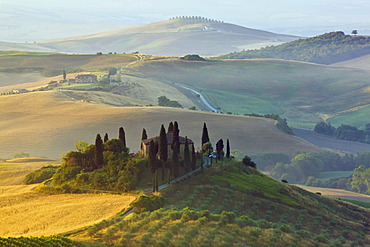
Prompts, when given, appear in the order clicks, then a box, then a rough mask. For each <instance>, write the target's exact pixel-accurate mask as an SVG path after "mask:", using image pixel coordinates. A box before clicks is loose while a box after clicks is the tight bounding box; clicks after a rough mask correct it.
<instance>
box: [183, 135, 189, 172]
mask: <svg viewBox="0 0 370 247" xmlns="http://www.w3.org/2000/svg"><path fill="white" fill-rule="evenodd" d="M190 163H191V160H190V150H189V144H188V137H187V136H186V137H185V147H184V167H185V171H186V172H189V171H190Z"/></svg>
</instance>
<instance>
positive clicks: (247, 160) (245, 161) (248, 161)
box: [242, 155, 257, 168]
mask: <svg viewBox="0 0 370 247" xmlns="http://www.w3.org/2000/svg"><path fill="white" fill-rule="evenodd" d="M242 162H243V164H244V165H246V166H250V167H253V168H257V165H256V163H254V162H253V161H252V159H251V157H249V156H248V155H246V156H244V158H243V160H242Z"/></svg>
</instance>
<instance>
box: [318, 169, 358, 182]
mask: <svg viewBox="0 0 370 247" xmlns="http://www.w3.org/2000/svg"><path fill="white" fill-rule="evenodd" d="M352 174H353V171H334V172H320V174H319V175H318V176H316V178H318V179H321V180H324V181H326V180H330V179H334V178H346V177H349V176H351V175H352Z"/></svg>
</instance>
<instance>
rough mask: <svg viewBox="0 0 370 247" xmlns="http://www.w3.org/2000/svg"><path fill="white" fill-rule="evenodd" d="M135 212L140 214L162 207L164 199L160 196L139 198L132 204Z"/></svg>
mask: <svg viewBox="0 0 370 247" xmlns="http://www.w3.org/2000/svg"><path fill="white" fill-rule="evenodd" d="M133 206H134V209H135V212H136V213H141V212H146V211H150V212H151V211H154V210H157V209H159V208H161V207H163V206H164V199H163V197H161V196H156V195H151V196H140V198H139V199H138V200H137V201H136V202H134V204H133Z"/></svg>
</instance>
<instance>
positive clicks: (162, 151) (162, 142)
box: [158, 124, 168, 181]
mask: <svg viewBox="0 0 370 247" xmlns="http://www.w3.org/2000/svg"><path fill="white" fill-rule="evenodd" d="M158 153H159V160H160V161H161V163H162V164H161V165H160V166H161V167H162V181H163V180H164V164H165V162H166V161H167V156H168V147H167V135H166V130H165V129H164V126H163V124H162V126H161V130H160V133H159V146H158Z"/></svg>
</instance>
